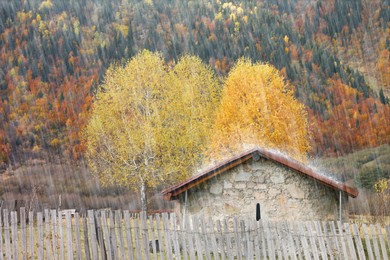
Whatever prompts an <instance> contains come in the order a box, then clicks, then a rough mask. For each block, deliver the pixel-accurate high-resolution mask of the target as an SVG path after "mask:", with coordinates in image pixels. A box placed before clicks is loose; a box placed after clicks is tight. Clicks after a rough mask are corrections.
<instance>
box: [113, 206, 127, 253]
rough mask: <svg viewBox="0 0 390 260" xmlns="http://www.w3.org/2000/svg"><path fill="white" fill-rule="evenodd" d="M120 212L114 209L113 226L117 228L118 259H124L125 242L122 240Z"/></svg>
mask: <svg viewBox="0 0 390 260" xmlns="http://www.w3.org/2000/svg"><path fill="white" fill-rule="evenodd" d="M122 225H123V224H122V214H121V211H120V210H116V211H115V226H116V227H117V228H118V239H119V252H120V255H119V259H125V243H124V240H123V229H122Z"/></svg>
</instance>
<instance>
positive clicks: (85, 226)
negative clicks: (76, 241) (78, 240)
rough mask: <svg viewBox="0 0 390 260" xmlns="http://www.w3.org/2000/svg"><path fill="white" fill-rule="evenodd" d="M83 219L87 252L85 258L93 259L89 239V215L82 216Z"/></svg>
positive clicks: (87, 259) (85, 250) (85, 249)
mask: <svg viewBox="0 0 390 260" xmlns="http://www.w3.org/2000/svg"><path fill="white" fill-rule="evenodd" d="M82 220H83V228H84V252H85V259H86V260H91V251H90V246H89V245H90V243H89V241H88V223H87V216H84V217H82ZM89 232H90V231H89Z"/></svg>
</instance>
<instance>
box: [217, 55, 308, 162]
mask: <svg viewBox="0 0 390 260" xmlns="http://www.w3.org/2000/svg"><path fill="white" fill-rule="evenodd" d="M212 133H213V136H212V138H211V151H212V152H211V153H212V154H214V155H217V156H224V155H227V154H229V153H232V152H235V151H236V150H240V149H243V148H244V147H245V146H265V147H270V148H275V149H278V150H281V151H284V152H286V153H288V154H289V155H291V156H292V157H295V158H297V159H303V158H304V157H305V156H306V153H307V152H308V151H309V148H310V144H309V139H308V137H309V130H308V122H307V113H306V110H305V107H304V106H303V105H302V104H301V103H299V102H298V101H297V100H296V99H295V98H294V96H293V90H292V89H291V88H290V87H289V86H287V85H286V83H285V81H284V80H283V78H282V77H281V76H280V73H279V71H278V70H277V69H276V68H274V67H273V66H271V65H269V64H261V63H255V64H253V63H252V62H251V61H249V60H245V59H241V60H239V61H238V62H237V64H236V65H235V67H234V68H233V69H232V70H231V72H230V73H229V76H228V77H227V79H226V82H225V86H224V89H223V92H222V97H221V104H220V107H219V109H218V112H217V116H216V122H215V125H214V129H213V132H212Z"/></svg>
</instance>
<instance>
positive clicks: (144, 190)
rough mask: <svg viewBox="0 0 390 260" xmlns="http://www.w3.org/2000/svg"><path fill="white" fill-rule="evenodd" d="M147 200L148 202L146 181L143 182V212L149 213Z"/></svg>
mask: <svg viewBox="0 0 390 260" xmlns="http://www.w3.org/2000/svg"><path fill="white" fill-rule="evenodd" d="M147 210H148V206H147V200H146V184H145V182H144V181H141V211H142V212H147Z"/></svg>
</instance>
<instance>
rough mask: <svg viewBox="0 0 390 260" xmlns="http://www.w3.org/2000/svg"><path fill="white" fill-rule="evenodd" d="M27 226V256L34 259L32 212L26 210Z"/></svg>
mask: <svg viewBox="0 0 390 260" xmlns="http://www.w3.org/2000/svg"><path fill="white" fill-rule="evenodd" d="M28 226H29V236H30V239H29V245H30V247H29V249H30V250H29V258H30V259H34V213H33V212H32V211H30V212H28Z"/></svg>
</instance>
